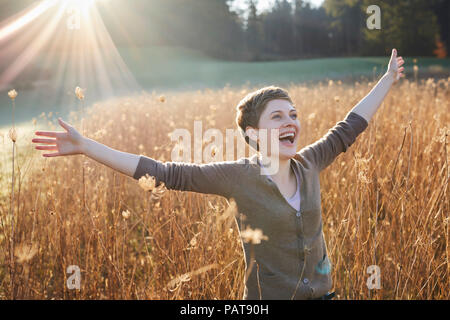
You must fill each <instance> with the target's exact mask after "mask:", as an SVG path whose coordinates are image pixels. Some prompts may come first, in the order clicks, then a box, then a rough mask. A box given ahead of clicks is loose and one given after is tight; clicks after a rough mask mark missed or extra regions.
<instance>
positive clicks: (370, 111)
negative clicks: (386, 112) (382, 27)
mask: <svg viewBox="0 0 450 320" xmlns="http://www.w3.org/2000/svg"><path fill="white" fill-rule="evenodd" d="M404 62H405V61H404V60H403V58H402V57H397V50H396V49H392V55H391V59H390V61H389V66H388V70H387V72H386V73H385V74H384V75H383V77H382V78H381V79H380V80H379V81H378V83H377V84H376V85H375V87H373V89H372V90H371V91H370V92H369V93H368V94H367V95H366V96H365V97H364V98H363V99H362V100H361V101H360V102H359V103H358V104H357V105H356V106H354V107H353V109H352V110H351V112H354V113H357V114H358V115H360V116H361V117H363V118H364V119H366V120H367V122H369V121H370V119H372V117H373V115H374V114H375V112H376V111H377V109H378V108H379V107H380V105H381V102H382V101H383V100H384V97H385V96H386V94H387V93H388V92H389V89H391V87H392V85H393V84H394V83H396V82H397V81H398V80H399V79H400V78H401V77H404V76H405V75H404V74H403V73H402V72H403V70H404V67H402V65H403V63H404Z"/></svg>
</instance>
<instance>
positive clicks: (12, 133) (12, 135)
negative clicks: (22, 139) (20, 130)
mask: <svg viewBox="0 0 450 320" xmlns="http://www.w3.org/2000/svg"><path fill="white" fill-rule="evenodd" d="M8 136H9V138H10V139H11V140H12V142H16V141H17V132H16V129H14V128H11V129H9V133H8Z"/></svg>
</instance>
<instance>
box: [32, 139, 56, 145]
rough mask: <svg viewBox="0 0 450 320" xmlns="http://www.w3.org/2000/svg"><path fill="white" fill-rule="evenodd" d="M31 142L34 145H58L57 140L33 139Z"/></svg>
mask: <svg viewBox="0 0 450 320" xmlns="http://www.w3.org/2000/svg"><path fill="white" fill-rule="evenodd" d="M31 142H34V143H47V144H56V139H33V140H31Z"/></svg>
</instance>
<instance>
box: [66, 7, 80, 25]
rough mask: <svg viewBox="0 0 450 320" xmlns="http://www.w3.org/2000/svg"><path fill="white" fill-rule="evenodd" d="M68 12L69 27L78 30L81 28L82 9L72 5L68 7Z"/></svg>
mask: <svg viewBox="0 0 450 320" xmlns="http://www.w3.org/2000/svg"><path fill="white" fill-rule="evenodd" d="M67 14H68V15H69V18H68V19H67V24H66V26H67V29H69V30H75V29H76V30H78V29H80V25H81V22H80V21H81V19H80V9H79V8H76V7H70V8H68V9H67Z"/></svg>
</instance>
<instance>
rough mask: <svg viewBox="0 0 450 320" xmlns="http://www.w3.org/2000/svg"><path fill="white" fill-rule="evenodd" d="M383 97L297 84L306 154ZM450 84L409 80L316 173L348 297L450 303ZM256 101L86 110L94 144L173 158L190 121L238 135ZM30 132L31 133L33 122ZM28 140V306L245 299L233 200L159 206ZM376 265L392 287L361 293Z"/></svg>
mask: <svg viewBox="0 0 450 320" xmlns="http://www.w3.org/2000/svg"><path fill="white" fill-rule="evenodd" d="M343 61H344V60H341V62H342V63H343ZM352 61H353V62H351V63H354V64H355V67H354V69H353V70H355V69H358V70H362V69H364V70H365V69H366V67H363V65H369V64H370V63H376V61H375V60H374V61H372V60H371V59H370V58H366V59H353V60H352ZM371 61H372V62H371ZM377 61H378V63H381V61H382V60H377ZM383 61H384V60H383ZM210 63H214V62H210ZM349 63H350V62H349ZM407 63H408V62H407ZM222 64H223V65H226V64H227V63H222ZM284 64H285V65H286V66H288V65H290V64H291V66H293V65H295V64H296V63H295V62H285V63H273V64H271V66H273V69H272V70H280V68H281V67H280V66H282V65H284ZM298 64H299V65H300V63H298ZM312 64H313V62H311V61H310V62H309V64H307V65H308V66H311V65H312ZM319 64H320V63H319ZM231 65H233V66H236V68H238V67H237V66H238V65H239V64H236V63H231ZM322 65H323V63H322ZM339 65H340V64H339ZM267 66H269V65H267ZM131 68H132V66H131ZM174 68H175V67H174ZM248 68H255V69H254V70H255V72H257V70H261V68H257V67H253V66H248ZM286 68H287V67H286ZM305 68H306V67H305ZM175 69H176V68H175ZM344 69H346V68H343V70H344ZM240 70H241V71H242V70H243V68H242V69H240ZM244 70H249V69H244ZM264 70H266V71H267V70H270V68H269V69H264ZM286 70H287V69H286ZM312 70H313V69H311V70H310V71H309V72H310V74H311V73H314V71H312ZM347 70H348V69H347ZM369 70H370V69H369ZM266 71H265V72H266ZM290 71H292V70H290ZM260 72H262V71H260ZM267 72H268V71H267ZM187 74H188V73H187ZM210 74H212V72H211V73H210ZM230 74H232V73H230ZM242 74H246V72H243V73H242ZM268 74H270V73H268ZM290 74H292V72H290ZM214 76H215V77H217V78H219V75H218V74H215V75H214ZM273 76H274V75H273ZM249 77H250V76H249ZM274 77H275V76H274ZM280 77H281V75H280ZM261 78H262V75H261V74H260V75H259V77H258V78H257V79H261ZM268 79H270V80H268V81H269V82H270V83H277V80H275V78H273V77H272V78H268ZM148 81H149V83H151V81H153V80H151V79H149V80H148ZM373 85H374V82H371V83H367V82H362V83H361V82H358V83H350V84H348V83H342V82H336V81H335V82H321V83H320V84H317V85H315V86H312V87H308V86H306V85H301V84H295V85H286V87H287V89H288V91H289V92H290V95H291V97H292V98H293V101H294V103H296V105H297V108H298V110H299V119H300V123H301V129H302V131H301V133H300V135H301V136H300V141H301V142H300V145H299V146H298V148H299V149H300V148H302V147H303V146H306V145H307V144H310V143H312V142H314V141H316V140H317V139H319V138H320V137H322V136H323V135H324V134H325V133H326V131H327V130H328V129H329V128H331V127H332V126H333V125H334V124H335V123H336V122H337V121H339V120H342V119H343V118H344V116H345V114H346V113H347V112H348V111H349V110H350V109H351V108H352V107H353V106H354V105H355V104H356V103H357V102H358V101H359V100H360V99H362V98H363V97H364V96H365V95H366V94H367V93H368V92H369V91H370V89H371V88H372V86H373ZM449 86H450V78H448V79H441V80H433V79H430V80H428V81H418V82H415V81H410V80H401V81H400V82H399V83H398V84H397V85H396V86H394V87H393V88H392V90H391V92H390V93H389V94H388V96H387V97H386V99H385V100H384V103H383V104H382V106H381V107H380V109H379V111H378V112H377V113H376V115H375V116H374V118H373V119H372V121H371V122H370V123H369V127H368V128H367V129H366V130H365V131H364V132H363V133H362V134H361V135H360V136H359V137H358V139H357V141H356V142H355V143H354V145H352V146H351V147H350V149H349V150H348V151H347V152H346V153H344V154H341V155H340V156H339V157H338V158H337V159H336V160H335V162H334V163H333V164H332V165H331V166H330V167H328V168H327V169H326V170H325V171H324V172H323V173H322V174H321V177H320V180H321V181H320V182H321V192H322V193H321V199H322V212H323V221H324V233H325V239H326V242H327V247H328V250H329V255H330V259H331V262H332V266H333V267H332V277H333V283H334V288H333V290H335V291H336V292H337V298H338V299H449V298H450V295H449V290H448V288H449V287H450V280H449V273H450V261H449V255H450V247H449V244H450V243H449V242H450V231H449V222H450V218H449V212H450V199H449V193H448V181H449V167H448V163H449V160H450V159H449V152H448V134H449V133H450V128H449V123H450V112H449V110H450V90H449ZM255 88H257V87H255V86H247V87H246V86H244V87H240V88H235V87H225V88H222V89H204V90H198V91H196V90H191V91H186V92H174V91H169V90H167V91H163V90H162V89H161V90H159V91H158V93H155V92H154V93H142V94H139V95H137V96H132V97H123V98H116V99H112V100H110V101H106V102H103V103H98V104H96V105H94V106H92V107H89V108H88V110H87V112H86V118H87V125H86V132H87V134H86V135H87V136H88V137H90V138H93V139H96V140H98V141H100V142H101V143H104V144H106V145H108V146H110V147H112V148H115V149H118V150H121V151H126V152H132V153H136V154H144V155H147V156H150V157H152V158H155V159H158V160H161V161H169V160H170V152H171V150H172V148H173V147H174V144H173V143H172V142H170V139H169V137H168V134H169V133H170V132H172V131H173V130H174V129H175V128H187V129H189V130H192V127H193V122H194V120H200V119H201V120H203V123H204V125H203V126H204V128H203V130H207V129H208V128H209V127H214V128H218V129H220V130H222V131H223V132H225V129H226V128H235V123H234V118H235V110H234V107H235V105H236V104H237V103H238V102H239V100H240V99H241V98H243V97H244V95H245V94H246V93H248V92H250V90H253V89H255ZM88 90H89V88H88ZM161 94H163V95H164V99H162V98H161V97H160V95H161ZM19 95H20V92H19ZM20 103H21V102H20V99H17V104H18V105H19V104H20ZM53 115H54V113H53V114H52V116H53ZM80 117H81V114H80V113H79V112H73V113H72V116H71V117H70V118H69V119H67V120H68V121H69V122H70V123H72V124H74V125H75V126H76V127H77V128H79V119H80ZM48 118H49V115H48V114H47V115H45V116H42V117H38V119H37V124H36V128H39V129H41V130H47V129H53V128H52V126H51V124H50V123H48V121H49V119H48ZM28 127H29V130H34V128H35V127H34V125H33V124H31V122H30V123H28ZM54 129H56V127H54ZM58 130H60V129H58ZM61 130H62V128H61ZM27 135H28V136H27ZM30 140H31V132H30V131H27V130H25V129H24V130H23V133H22V134H20V132H19V138H18V141H17V144H18V146H19V148H18V166H17V168H16V170H15V172H16V185H15V198H14V199H15V203H14V208H15V210H14V219H15V226H16V228H15V236H14V246H15V248H16V250H15V254H16V255H15V263H14V284H13V285H14V288H15V292H16V297H17V298H25V299H106V298H107V299H240V298H241V297H242V294H243V289H244V283H243V279H244V260H243V253H242V248H241V242H240V241H241V239H240V237H239V234H238V232H237V228H236V225H235V223H234V217H233V214H236V210H234V209H233V207H231V208H229V207H230V204H229V203H227V201H226V200H225V199H224V198H221V197H218V196H212V195H204V194H197V193H189V192H179V191H166V192H165V193H164V194H163V195H162V197H161V198H151V197H150V194H149V193H146V192H145V191H144V190H142V189H141V188H140V187H139V186H138V184H137V182H136V181H135V180H133V179H132V178H130V177H126V176H124V175H122V174H120V173H117V172H114V171H113V170H111V169H109V168H107V167H105V166H103V165H101V164H98V163H96V162H94V161H92V160H90V159H89V158H85V157H84V156H72V157H63V158H53V159H50V158H43V157H42V156H41V154H42V153H41V152H39V151H37V150H34V149H32V147H31V146H30V145H29V144H28V141H30ZM11 148H12V143H11V141H10V140H9V139H8V138H5V139H4V140H3V141H2V143H1V144H0V150H1V151H2V152H1V157H2V159H1V161H0V170H1V172H2V176H1V179H2V180H1V182H0V183H1V184H2V187H1V188H0V190H2V193H1V197H0V218H1V220H0V263H1V264H0V298H3V299H4V298H9V297H10V296H11V278H10V269H9V265H10V257H11V252H10V242H9V241H8V240H9V239H10V235H11V233H10V230H11V228H10V226H11V217H10V214H9V212H10V211H9V210H10V204H9V201H10V200H9V195H10V193H9V191H10V187H11V180H10V179H11V176H10V167H11V162H10V161H11V159H10V157H11V150H12V149H11ZM82 166H84V167H85V170H86V180H87V183H86V185H83V183H82V179H81V172H82V171H81V168H82ZM84 188H85V190H86V193H85V194H86V198H85V200H86V204H85V205H84V204H83V190H84ZM124 212H125V214H124ZM128 213H129V215H128ZM229 213H233V214H229ZM70 265H77V266H79V268H80V270H81V275H82V278H81V279H82V280H81V290H68V288H67V286H66V281H67V279H68V277H69V276H70V274H68V273H67V268H68V267H69V266H70ZM370 265H378V266H379V267H380V270H381V289H378V290H371V291H369V290H368V288H367V286H366V282H367V279H368V277H369V274H368V273H367V267H368V266H370ZM205 267H206V268H205Z"/></svg>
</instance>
